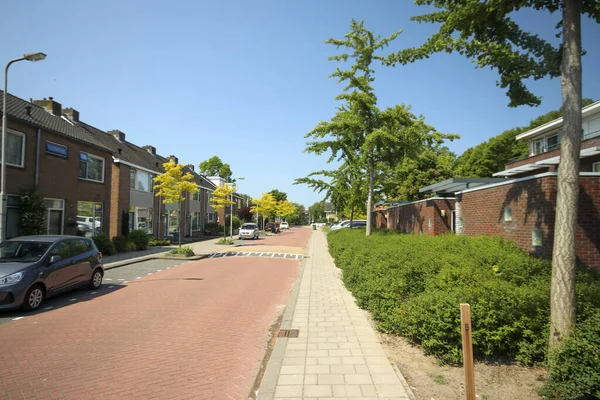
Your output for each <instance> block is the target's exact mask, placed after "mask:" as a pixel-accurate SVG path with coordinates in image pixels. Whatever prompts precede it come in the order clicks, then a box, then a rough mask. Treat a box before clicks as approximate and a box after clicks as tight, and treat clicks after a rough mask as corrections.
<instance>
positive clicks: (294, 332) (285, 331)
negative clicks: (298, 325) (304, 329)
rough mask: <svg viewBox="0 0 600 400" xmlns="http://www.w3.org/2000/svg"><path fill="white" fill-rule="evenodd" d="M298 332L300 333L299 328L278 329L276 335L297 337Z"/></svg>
mask: <svg viewBox="0 0 600 400" xmlns="http://www.w3.org/2000/svg"><path fill="white" fill-rule="evenodd" d="M299 334H300V330H299V329H280V330H279V333H278V334H277V336H278V337H291V338H297V337H298V335H299Z"/></svg>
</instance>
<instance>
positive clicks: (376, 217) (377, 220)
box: [373, 210, 388, 229]
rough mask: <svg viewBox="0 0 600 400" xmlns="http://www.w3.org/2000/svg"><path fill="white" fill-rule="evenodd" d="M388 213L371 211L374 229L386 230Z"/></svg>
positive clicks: (385, 211)
mask: <svg viewBox="0 0 600 400" xmlns="http://www.w3.org/2000/svg"><path fill="white" fill-rule="evenodd" d="M387 221H388V211H387V210H376V211H373V222H374V224H375V229H387V227H388V225H387Z"/></svg>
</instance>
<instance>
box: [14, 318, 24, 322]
mask: <svg viewBox="0 0 600 400" xmlns="http://www.w3.org/2000/svg"><path fill="white" fill-rule="evenodd" d="M23 318H25V317H17V318H13V321H18V320H20V319H23Z"/></svg>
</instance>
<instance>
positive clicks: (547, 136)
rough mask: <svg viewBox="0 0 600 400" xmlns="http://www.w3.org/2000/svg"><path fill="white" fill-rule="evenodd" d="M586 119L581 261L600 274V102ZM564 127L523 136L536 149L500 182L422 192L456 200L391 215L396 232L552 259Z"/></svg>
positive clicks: (468, 182) (500, 175) (458, 181)
mask: <svg viewBox="0 0 600 400" xmlns="http://www.w3.org/2000/svg"><path fill="white" fill-rule="evenodd" d="M582 117H583V132H582V142H581V155H580V192H579V204H578V215H579V217H578V227H577V232H576V253H577V257H578V259H579V260H580V261H581V262H583V263H584V264H586V265H587V266H589V267H592V268H596V269H598V270H600V102H596V103H593V104H591V105H589V106H587V107H584V108H583V109H582ZM562 122H563V120H562V118H558V119H556V120H554V121H551V122H549V123H547V124H544V125H541V126H539V127H537V128H534V129H531V130H529V131H527V132H524V133H522V134H520V135H518V136H517V140H527V141H528V142H529V154H528V155H527V156H526V157H523V158H520V159H517V160H512V161H510V162H509V163H507V165H506V166H505V170H504V171H500V172H497V173H495V174H493V175H494V176H495V177H497V178H478V179H470V178H453V179H448V180H446V181H443V182H439V183H436V184H433V185H430V186H427V187H425V188H422V189H421V190H419V192H420V193H422V194H432V193H435V194H437V195H442V196H449V197H447V198H433V199H428V200H422V201H420V202H413V203H409V204H405V205H401V206H399V207H393V208H390V209H388V213H389V217H388V220H387V222H388V227H389V228H390V229H399V230H403V231H405V232H414V233H417V232H418V233H426V234H438V233H443V232H446V231H449V230H450V231H455V232H456V233H457V234H465V235H500V236H503V237H506V238H508V239H510V240H513V241H514V242H516V243H517V244H518V245H519V247H521V248H522V249H523V250H525V251H527V252H529V253H531V254H533V255H536V256H540V257H545V258H551V257H552V247H553V245H554V218H555V207H556V191H557V168H558V164H559V161H560V139H561V134H562V133H561V127H562ZM486 179H487V180H488V182H485V180H486ZM439 202H442V203H441V204H440V203H439ZM442 211H444V214H445V215H446V216H447V213H448V212H450V214H451V219H450V224H448V223H447V222H446V221H444V220H443V219H440V217H442ZM374 212H375V213H380V212H381V211H377V210H375V211H374ZM392 224H395V225H392ZM449 225H450V227H449ZM378 227H379V226H378Z"/></svg>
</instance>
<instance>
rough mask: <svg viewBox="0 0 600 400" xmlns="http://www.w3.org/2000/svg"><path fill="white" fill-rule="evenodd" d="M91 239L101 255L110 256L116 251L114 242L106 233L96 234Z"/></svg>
mask: <svg viewBox="0 0 600 400" xmlns="http://www.w3.org/2000/svg"><path fill="white" fill-rule="evenodd" d="M92 239H93V240H94V243H95V244H96V247H97V248H98V250H99V251H100V253H102V255H105V256H112V255H113V254H115V253H116V252H117V251H116V249H115V245H114V243H113V242H112V241H111V240H110V238H109V237H108V235H107V234H106V233H101V234H99V235H96V236H94V237H93V238H92Z"/></svg>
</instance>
